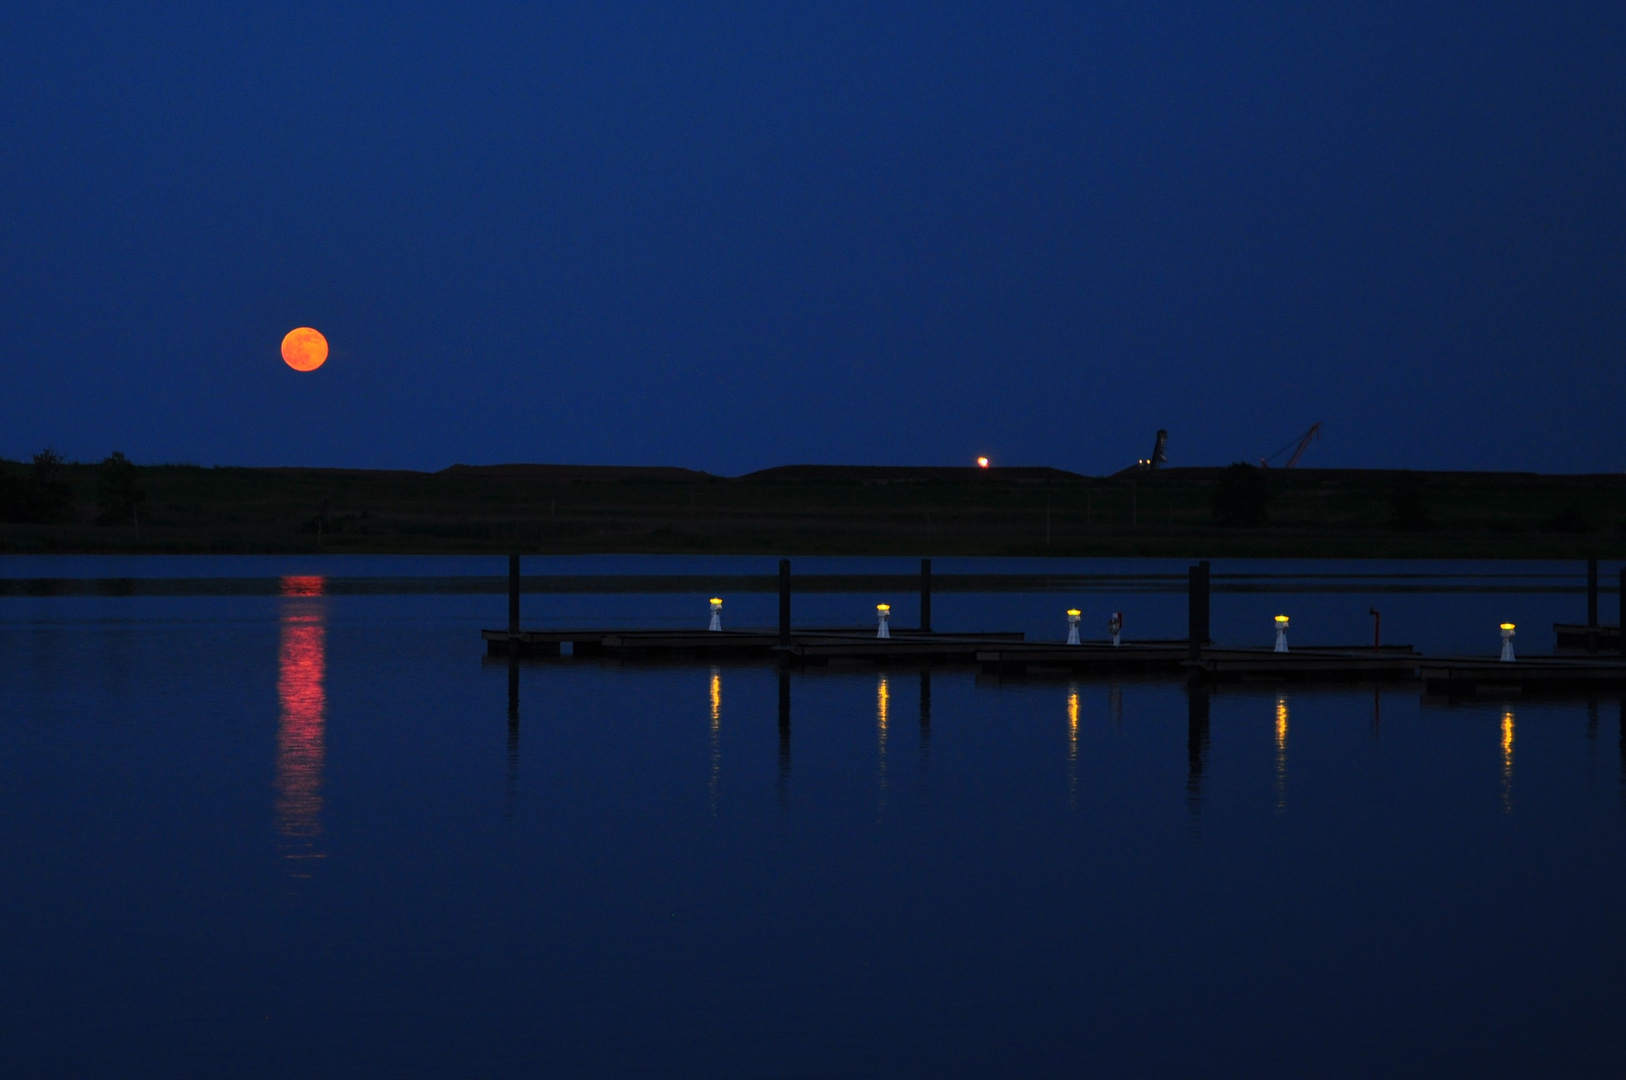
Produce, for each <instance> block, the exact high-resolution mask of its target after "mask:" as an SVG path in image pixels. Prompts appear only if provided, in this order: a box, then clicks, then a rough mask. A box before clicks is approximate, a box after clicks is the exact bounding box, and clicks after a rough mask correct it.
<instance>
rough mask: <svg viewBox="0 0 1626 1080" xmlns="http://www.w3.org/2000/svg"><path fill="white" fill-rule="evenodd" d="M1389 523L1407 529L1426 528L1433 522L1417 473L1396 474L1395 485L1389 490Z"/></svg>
mask: <svg viewBox="0 0 1626 1080" xmlns="http://www.w3.org/2000/svg"><path fill="white" fill-rule="evenodd" d="M1389 524H1391V525H1393V526H1394V527H1395V528H1397V529H1407V530H1417V529H1426V528H1428V527H1429V525H1431V524H1432V522H1431V521H1430V520H1429V516H1428V504H1427V503H1425V502H1424V501H1423V485H1422V482H1421V481H1419V480H1418V479H1417V474H1416V473H1412V472H1401V473H1396V474H1395V483H1394V487H1393V488H1391V489H1390V490H1389Z"/></svg>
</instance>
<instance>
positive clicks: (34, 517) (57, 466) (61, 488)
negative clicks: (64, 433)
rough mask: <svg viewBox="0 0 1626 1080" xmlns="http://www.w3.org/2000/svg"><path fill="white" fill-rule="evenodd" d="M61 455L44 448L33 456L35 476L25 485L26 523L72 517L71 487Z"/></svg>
mask: <svg viewBox="0 0 1626 1080" xmlns="http://www.w3.org/2000/svg"><path fill="white" fill-rule="evenodd" d="M64 464H65V462H64V461H63V460H62V455H61V454H59V453H57V452H56V451H55V450H52V449H51V448H50V447H49V446H47V447H46V448H45V449H44V450H41V451H40V452H39V453H37V454H35V455H34V474H33V475H32V476H31V477H29V479H28V483H27V485H26V492H25V500H26V502H27V504H28V505H27V516H26V518H25V520H27V521H62V520H63V519H65V518H71V517H73V485H72V484H70V483H68V477H67V474H66V472H65V471H64V469H63V465H64Z"/></svg>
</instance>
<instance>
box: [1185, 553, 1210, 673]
mask: <svg viewBox="0 0 1626 1080" xmlns="http://www.w3.org/2000/svg"><path fill="white" fill-rule="evenodd" d="M1208 641H1209V637H1208V561H1207V560H1206V559H1205V560H1203V561H1202V562H1200V563H1198V564H1197V565H1196V566H1193V567H1192V568H1191V569H1190V570H1188V571H1187V572H1186V648H1187V650H1188V656H1189V658H1190V659H1191V660H1201V659H1202V657H1203V646H1204V645H1207V644H1208Z"/></svg>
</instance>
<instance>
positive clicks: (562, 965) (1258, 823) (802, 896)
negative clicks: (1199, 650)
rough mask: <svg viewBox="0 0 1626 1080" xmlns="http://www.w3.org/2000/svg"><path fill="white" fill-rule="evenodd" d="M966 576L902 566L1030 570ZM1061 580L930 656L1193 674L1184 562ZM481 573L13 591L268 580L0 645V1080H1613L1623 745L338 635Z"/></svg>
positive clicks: (1541, 585)
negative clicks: (1169, 667)
mask: <svg viewBox="0 0 1626 1080" xmlns="http://www.w3.org/2000/svg"><path fill="white" fill-rule="evenodd" d="M537 562H538V563H541V562H542V560H537ZM965 562H970V560H965ZM804 563H814V561H813V560H806V561H804V560H798V562H797V567H798V571H799V572H802V571H803V570H804V569H806V571H807V572H809V573H811V572H815V571H822V572H825V573H831V574H836V573H906V572H907V571H908V570H909V569H910V567H911V565H912V564H910V563H909V562H908V561H907V560H891V561H885V560H877V561H855V560H844V561H837V560H826V561H823V565H822V566H821V565H819V564H817V563H814V565H813V566H811V567H805V566H804ZM977 563H978V565H977V566H976V567H975V568H974V570H963V571H961V570H959V569H958V568H957V567H955V566H954V565H953V561H951V560H940V561H939V562H938V564H937V567H936V569H937V571H938V572H939V573H945V572H947V573H953V572H967V573H969V572H1003V573H1034V572H1039V573H1042V572H1047V570H1046V568H1045V567H1041V568H1040V569H1039V570H1032V569H1030V568H1028V567H1027V566H1026V565H1024V563H1023V562H1017V561H1010V562H1005V561H1000V562H999V563H998V564H997V565H993V566H990V565H989V563H988V562H986V561H980V560H979V561H977ZM772 567H773V561H772V560H752V561H732V562H714V563H709V564H707V565H698V566H697V565H696V564H695V563H694V562H683V561H677V562H667V563H658V562H656V563H651V562H650V561H648V560H623V561H619V562H618V561H616V560H614V559H605V560H601V561H599V562H598V563H596V564H595V565H593V566H590V567H588V568H586V569H583V564H582V563H580V562H576V563H568V562H566V563H564V564H563V565H557V566H553V567H547V566H543V567H536V566H534V565H533V564H532V563H530V562H528V563H527V572H528V573H532V572H536V573H542V572H544V571H546V572H551V573H557V574H562V575H566V574H570V573H578V574H584V573H593V574H612V575H613V574H616V573H639V574H668V575H678V576H682V575H691V576H700V577H703V576H704V575H705V574H707V573H717V574H722V573H744V574H755V573H769V572H771V571H772ZM1046 567H1048V571H1049V572H1055V573H1057V574H1058V575H1063V574H1072V575H1076V576H1081V577H1084V578H1091V577H1092V576H1093V578H1094V579H1098V583H1102V587H1101V588H1100V589H1099V590H1094V591H1091V590H1089V589H1088V588H1087V583H1086V586H1080V585H1078V584H1077V582H1074V583H1073V584H1072V586H1071V587H1074V588H1078V589H1079V590H1080V591H1077V592H1069V593H1065V594H1064V593H1063V592H1059V591H1048V590H1046V591H1031V592H1023V593H944V594H942V595H939V596H938V597H937V601H936V604H935V605H934V615H935V619H934V621H935V622H936V623H937V624H938V625H939V626H940V627H947V628H954V627H955V626H956V624H959V625H962V626H970V625H976V626H979V627H982V628H991V629H1002V628H1017V629H1028V630H1029V632H1030V633H1032V634H1034V635H1035V636H1038V635H1044V636H1053V637H1060V635H1061V634H1062V633H1064V632H1065V624H1064V623H1061V622H1060V620H1059V619H1058V618H1056V613H1057V611H1058V609H1060V608H1062V607H1064V606H1066V605H1068V604H1071V603H1083V602H1087V603H1090V604H1092V605H1094V608H1095V609H1099V611H1100V612H1101V617H1100V619H1099V621H1102V622H1104V615H1105V612H1107V611H1110V610H1117V609H1123V610H1126V612H1128V613H1129V614H1130V617H1131V619H1132V621H1131V623H1130V625H1131V627H1132V628H1133V627H1136V626H1143V627H1145V628H1146V633H1147V636H1178V634H1179V633H1181V632H1183V618H1184V604H1185V600H1184V596H1183V595H1182V594H1181V593H1180V592H1178V591H1177V590H1175V589H1173V588H1170V587H1167V582H1168V580H1170V578H1169V575H1171V574H1178V573H1179V572H1181V571H1183V567H1184V564H1182V563H1164V562H1153V561H1144V562H1136V563H1127V562H1125V563H1122V564H1112V565H1107V564H1097V563H1087V562H1085V561H1082V560H1080V561H1078V565H1063V566H1053V565H1049V564H1046ZM1253 569H1255V568H1254V567H1250V566H1247V565H1241V564H1234V563H1216V565H1215V571H1216V574H1226V573H1231V574H1235V575H1237V576H1236V577H1234V578H1232V579H1231V580H1232V581H1234V582H1236V583H1239V584H1242V583H1245V582H1248V581H1259V582H1263V583H1264V584H1265V585H1267V586H1268V587H1267V588H1265V589H1263V590H1255V591H1245V590H1241V589H1239V590H1238V591H1233V592H1225V591H1222V592H1220V593H1218V594H1217V595H1216V597H1215V605H1214V607H1215V614H1214V625H1215V630H1216V637H1222V638H1229V639H1231V640H1236V641H1239V642H1240V641H1249V640H1253V639H1254V638H1255V637H1267V636H1268V633H1269V628H1268V615H1269V614H1270V613H1274V611H1275V610H1278V609H1283V608H1284V606H1285V605H1289V604H1291V605H1293V607H1292V608H1291V610H1292V611H1293V613H1294V618H1295V624H1294V625H1295V630H1296V631H1297V630H1298V628H1299V627H1300V626H1305V627H1306V629H1305V630H1304V632H1305V633H1306V634H1309V633H1311V632H1316V633H1317V635H1318V636H1320V635H1321V634H1324V635H1325V637H1326V638H1328V639H1331V638H1351V637H1353V638H1355V640H1359V639H1360V638H1359V636H1358V635H1360V634H1361V633H1362V632H1363V630H1364V633H1366V634H1369V633H1370V628H1371V622H1370V618H1369V617H1367V616H1366V614H1365V613H1366V611H1367V609H1368V608H1369V607H1371V606H1378V607H1380V608H1382V609H1384V610H1385V633H1386V635H1387V634H1388V633H1389V628H1390V626H1391V625H1392V623H1398V624H1399V627H1400V628H1401V629H1404V630H1409V631H1411V633H1408V634H1407V635H1406V636H1408V637H1415V638H1416V639H1417V640H1418V641H1419V642H1420V643H1423V644H1428V643H1429V642H1435V643H1438V644H1439V646H1441V647H1452V648H1454V649H1456V650H1459V651H1478V652H1490V651H1492V650H1493V649H1494V647H1495V645H1496V643H1497V642H1496V638H1495V635H1494V633H1492V634H1491V635H1486V634H1485V632H1484V630H1485V623H1486V622H1487V621H1489V620H1495V621H1499V620H1500V619H1501V618H1509V617H1516V618H1518V619H1519V620H1521V626H1526V627H1528V628H1529V629H1528V630H1522V631H1521V634H1522V635H1526V636H1523V637H1521V644H1523V643H1525V642H1526V641H1528V642H1529V643H1530V647H1531V648H1539V649H1541V650H1542V651H1546V648H1547V647H1548V646H1549V645H1550V632H1547V631H1546V628H1545V627H1544V626H1543V625H1542V622H1543V620H1545V621H1546V622H1548V623H1550V622H1551V621H1553V620H1555V619H1565V620H1571V619H1576V618H1578V617H1579V614H1578V611H1581V610H1584V606H1583V605H1584V597H1580V596H1579V595H1578V594H1577V593H1576V592H1575V589H1576V587H1577V583H1578V582H1579V581H1580V580H1581V579H1580V577H1579V575H1578V574H1577V569H1578V568H1577V567H1575V566H1573V565H1568V564H1507V565H1494V564H1492V565H1487V564H1468V565H1466V566H1460V565H1453V564H1379V565H1373V564H1365V563H1352V564H1327V563H1315V564H1307V565H1305V566H1302V567H1301V566H1297V565H1296V564H1283V563H1276V564H1271V566H1270V567H1268V568H1262V569H1263V576H1261V577H1254V578H1249V577H1245V576H1243V575H1245V574H1246V573H1248V572H1250V571H1252V570H1253ZM1608 569H1612V568H1606V570H1608ZM502 570H503V567H502V564H501V562H500V561H499V560H491V559H475V560H466V561H465V560H416V561H411V560H367V559H362V560H357V559H352V558H346V559H339V560H331V559H330V560H326V561H322V560H286V559H284V560H258V561H249V560H242V561H233V560H230V559H226V560H196V561H188V560H179V561H176V560H167V561H154V562H142V561H140V560H135V561H133V562H132V561H129V560H125V561H123V562H122V563H121V564H120V565H118V566H115V567H111V568H110V567H109V565H108V563H107V561H104V560H80V561H75V560H60V559H59V560H40V561H39V562H34V561H31V560H20V559H6V560H0V572H4V573H5V574H7V575H8V576H9V577H10V578H11V579H13V580H20V579H29V580H46V579H59V578H80V579H85V580H118V579H128V578H144V579H154V580H156V579H174V580H197V579H201V578H209V577H215V578H220V579H231V580H269V581H271V582H273V583H274V587H272V588H269V589H265V590H257V591H253V592H250V593H244V592H243V591H241V590H238V591H235V592H231V593H227V594H224V595H211V594H208V593H207V592H199V591H197V590H193V591H192V592H190V593H187V594H184V595H182V594H170V595H164V594H156V595H148V594H132V595H103V594H95V593H93V594H89V595H84V594H73V595H27V594H26V591H24V592H23V594H20V595H18V594H13V595H6V596H4V597H0V730H3V731H4V733H5V735H6V737H7V744H8V748H9V749H8V751H7V752H6V753H5V754H4V755H0V820H3V821H4V822H5V829H4V832H3V834H0V875H3V879H0V880H3V888H0V917H3V918H4V924H5V925H6V926H7V927H8V931H7V933H6V934H5V935H4V936H3V937H0V970H3V971H5V972H6V973H7V976H6V978H5V979H4V980H0V1015H3V1016H4V1019H3V1020H0V1072H3V1073H4V1074H5V1075H8V1076H11V1075H15V1076H52V1077H55V1076H70V1075H71V1076H166V1077H168V1076H220V1075H244V1076H256V1075H262V1076H286V1075H308V1076H442V1075H470V1076H509V1075H516V1076H517V1075H527V1076H528V1075H535V1074H537V1073H544V1072H548V1073H556V1074H564V1075H571V1074H581V1075H626V1076H702V1075H705V1076H713V1075H722V1076H763V1075H773V1076H828V1075H876V1076H937V1075H965V1076H988V1075H995V1076H997V1075H1034V1074H1055V1073H1069V1074H1070V1073H1082V1072H1086V1071H1093V1072H1100V1073H1104V1074H1119V1075H1169V1076H1175V1075H1180V1076H1186V1075H1192V1074H1194V1073H1206V1074H1217V1075H1224V1074H1233V1075H1260V1076H1301V1075H1305V1074H1324V1075H1372V1074H1385V1075H1388V1074H1401V1075H1439V1074H1440V1073H1442V1072H1448V1071H1449V1072H1455V1073H1469V1074H1473V1075H1488V1076H1494V1075H1531V1074H1544V1075H1576V1076H1590V1075H1600V1076H1601V1075H1611V1076H1612V1075H1618V1071H1619V1070H1618V1062H1619V1061H1620V1060H1621V1059H1622V1053H1623V1052H1626V1034H1623V1031H1626V1029H1623V1028H1622V1026H1621V1025H1620V1024H1619V1021H1618V1017H1619V1015H1620V1012H1621V1007H1622V1005H1623V993H1622V990H1623V987H1626V948H1623V945H1626V942H1623V933H1622V930H1621V929H1620V927H1621V925H1622V920H1621V918H1620V914H1619V913H1620V911H1621V910H1622V904H1623V902H1626V872H1623V865H1626V864H1623V861H1622V853H1623V841H1626V828H1623V826H1626V798H1623V779H1626V772H1623V769H1626V740H1623V738H1622V724H1621V721H1622V712H1623V710H1622V705H1621V702H1620V700H1619V698H1618V697H1614V696H1611V697H1600V698H1591V699H1588V698H1571V699H1559V700H1550V701H1539V700H1501V699H1494V700H1493V699H1486V700H1473V701H1460V702H1448V701H1434V700H1429V699H1424V698H1423V697H1422V696H1421V695H1420V694H1418V693H1417V692H1416V691H1415V690H1412V689H1408V688H1403V687H1391V688H1383V689H1374V688H1372V687H1370V686H1365V687H1345V688H1328V689H1307V688H1303V687H1291V686H1288V687H1275V686H1259V687H1249V688H1243V689H1231V688H1226V689H1222V690H1221V691H1220V692H1218V693H1215V694H1213V695H1212V696H1204V695H1198V696H1196V697H1193V696H1192V695H1190V694H1189V693H1188V691H1187V688H1186V686H1185V684H1184V683H1183V682H1179V681H1166V680H1139V681H1119V682H1113V681H1091V680H1067V679H1056V680H1050V681H1045V680H1030V681H1019V682H999V681H996V680H991V679H989V678H987V677H984V676H980V675H979V674H978V673H977V672H975V671H974V670H971V669H957V668H940V669H936V670H932V671H926V672H922V671H920V670H917V669H909V668H899V669H895V670H875V669H869V668H864V669H852V670H808V671H792V672H788V673H782V672H781V671H780V670H778V669H777V668H776V667H775V666H773V665H772V664H771V663H768V664H748V663H741V664H715V665H714V664H710V663H703V662H702V663H683V664H674V663H666V664H659V663H654V664H649V663H629V664H620V663H615V662H609V661H606V662H602V663H601V662H596V661H586V660H582V661H576V660H570V659H567V660H564V661H555V662H537V663H527V664H525V665H522V666H520V667H519V668H518V670H517V672H515V673H514V675H515V676H516V677H515V678H514V679H513V681H511V678H510V669H509V668H508V667H507V665H506V664H503V663H491V662H488V661H485V660H484V659H483V658H482V655H481V648H480V644H479V641H478V633H477V632H478V630H479V628H480V627H481V626H482V625H492V624H495V623H499V622H500V621H501V619H502V616H503V614H504V612H503V601H502V599H501V597H500V596H494V595H492V594H490V593H485V592H478V591H461V590H460V589H450V590H448V589H443V588H440V587H438V586H437V587H435V588H430V587H428V586H425V587H424V588H422V589H420V590H418V591H412V590H411V589H404V590H401V591H387V592H365V591H356V592H351V593H342V592H335V591H334V590H333V589H332V588H331V587H330V586H331V583H332V582H334V581H336V580H339V579H349V578H361V577H368V576H371V577H375V578H392V579H394V578H399V579H411V578H420V579H425V580H441V579H447V580H450V579H475V578H493V577H500V574H501V573H502ZM1113 575H1118V577H1117V578H1114V577H1113ZM1160 575H1161V577H1160ZM1114 580H1116V581H1118V582H1119V583H1118V584H1116V585H1114V584H1112V582H1113V581H1114ZM1125 582H1128V583H1130V584H1128V585H1126V584H1124V583H1125ZM1351 582H1354V583H1357V584H1359V585H1361V586H1363V588H1360V589H1354V590H1347V589H1346V590H1343V591H1340V588H1341V586H1340V583H1342V584H1343V585H1348V584H1349V583H1351ZM1464 584H1468V585H1473V586H1475V588H1472V589H1461V588H1458V586H1462V585H1464ZM1131 585H1132V586H1133V587H1130V586H1131ZM1307 586H1308V587H1307ZM1418 586H1422V587H1421V588H1419V587H1418ZM703 598H704V590H703V589H697V591H696V592H694V593H692V594H691V593H686V592H682V591H675V592H660V593H650V594H638V593H613V592H611V593H603V594H591V593H570V594H558V595H554V594H539V595H528V596H527V597H526V604H527V611H528V618H527V622H528V623H535V624H538V625H540V624H544V623H551V624H554V625H566V624H579V623H581V622H583V621H599V620H606V621H608V620H614V621H616V622H619V623H620V624H622V625H634V624H637V623H638V622H640V621H648V622H649V623H650V624H652V625H663V624H664V625H685V624H687V622H688V621H689V620H696V619H698V620H702V622H701V625H703V620H704V618H705V604H704V599H703ZM1080 598H1081V599H1080ZM889 599H891V600H892V601H893V602H894V604H895V605H897V606H898V608H899V610H900V611H902V610H904V608H905V607H906V605H907V604H908V603H909V602H910V601H909V597H907V596H906V595H904V596H894V597H890V598H889ZM1613 599H1614V598H1613V596H1612V595H1611V596H1610V597H1609V600H1611V601H1612V600H1613ZM874 602H875V598H874V597H871V596H867V595H858V594H841V593H829V594H818V595H813V596H808V597H799V598H798V619H799V621H800V619H801V617H802V616H803V614H804V613H806V617H807V618H809V619H814V618H819V619H829V620H836V619H840V620H843V621H850V622H854V623H856V622H858V621H860V620H862V619H864V618H866V617H868V613H869V612H871V611H873V604H874ZM774 603H775V601H774V598H773V596H772V595H771V594H755V593H751V594H745V595H741V596H738V597H730V598H729V599H728V603H727V607H726V609H725V610H726V611H727V613H728V615H729V616H730V618H731V619H735V620H737V622H738V624H743V622H747V621H756V622H760V623H764V624H765V623H769V622H771V621H772V612H773V605H774ZM1087 610H1092V609H1087ZM1391 611H1393V612H1395V613H1396V614H1395V615H1393V616H1391V615H1390V614H1389V613H1390V612H1391ZM1508 612H1511V613H1512V614H1511V615H1510V614H1507V613H1508ZM736 613H738V614H737V615H736ZM1259 616H1263V617H1264V620H1263V621H1264V625H1263V626H1262V627H1261V628H1260V629H1259V630H1258V632H1257V634H1256V633H1255V631H1254V630H1253V629H1250V627H1252V626H1253V624H1254V623H1255V622H1257V621H1258V617H1259ZM900 621H903V620H901V619H900ZM1058 623H1059V624H1060V625H1057V624H1058ZM1491 625H1492V627H1493V626H1494V621H1492V622H1491ZM1154 632H1155V633H1154ZM1396 632H1399V630H1397V631H1396ZM1543 637H1545V638H1546V639H1547V640H1546V642H1545V643H1544V642H1543V641H1542V638H1543ZM787 707H788V708H787Z"/></svg>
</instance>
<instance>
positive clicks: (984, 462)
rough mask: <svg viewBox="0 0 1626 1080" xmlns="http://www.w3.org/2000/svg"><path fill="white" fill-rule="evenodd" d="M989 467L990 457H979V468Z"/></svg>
mask: <svg viewBox="0 0 1626 1080" xmlns="http://www.w3.org/2000/svg"><path fill="white" fill-rule="evenodd" d="M987 467H988V459H987V458H985V457H980V458H978V459H977V468H979V469H986V468H987Z"/></svg>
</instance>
